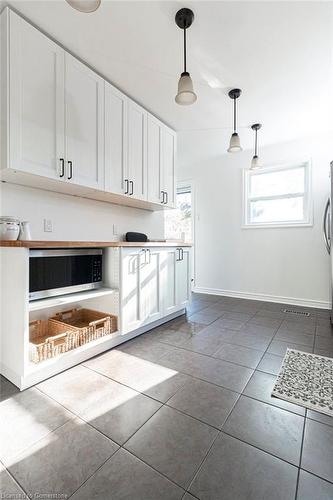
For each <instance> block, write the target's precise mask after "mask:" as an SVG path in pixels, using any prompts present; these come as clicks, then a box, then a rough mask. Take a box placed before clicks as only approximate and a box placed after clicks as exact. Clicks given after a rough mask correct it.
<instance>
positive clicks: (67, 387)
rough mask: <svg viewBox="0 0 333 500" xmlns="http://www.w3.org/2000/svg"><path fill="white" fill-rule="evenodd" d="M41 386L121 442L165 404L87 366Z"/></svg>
mask: <svg viewBox="0 0 333 500" xmlns="http://www.w3.org/2000/svg"><path fill="white" fill-rule="evenodd" d="M82 380H84V381H85V382H84V383H82ZM39 387H40V388H41V389H42V390H43V391H44V392H46V393H47V394H48V395H49V396H51V397H52V398H54V399H56V400H57V401H58V402H59V403H61V404H62V405H64V406H66V408H69V409H70V410H71V411H73V412H74V413H76V414H77V415H79V416H80V417H81V418H83V420H85V421H86V422H89V423H90V424H91V425H93V426H94V427H95V428H96V429H98V430H99V431H101V432H103V434H105V435H107V436H108V437H109V438H110V439H112V440H113V441H115V442H116V443H118V444H120V445H121V444H123V443H124V442H125V441H126V440H127V439H128V438H129V437H130V436H132V434H134V432H135V431H136V430H137V429H138V428H139V427H141V425H142V424H144V422H146V420H148V418H150V417H151V416H152V415H153V413H155V411H157V410H158V409H159V408H160V406H161V405H160V403H158V402H157V401H154V400H153V399H150V398H148V397H146V396H143V395H142V394H140V393H138V392H137V391H134V390H133V389H130V388H129V387H125V386H124V385H122V384H119V383H118V382H115V381H114V380H111V379H109V378H108V377H105V376H103V375H100V374H98V373H95V372H93V371H92V370H89V369H88V368H85V367H83V366H76V367H75V368H73V369H71V370H68V371H67V372H63V373H61V374H59V375H57V376H55V377H53V378H51V379H49V380H46V381H45V382H43V383H42V384H40V385H39Z"/></svg>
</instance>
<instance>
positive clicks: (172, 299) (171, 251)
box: [160, 248, 178, 316]
mask: <svg viewBox="0 0 333 500" xmlns="http://www.w3.org/2000/svg"><path fill="white" fill-rule="evenodd" d="M162 254H163V257H162V258H161V284H160V289H161V300H162V304H163V314H164V315H165V316H167V315H168V314H171V313H172V312H174V311H175V310H176V309H177V308H178V307H177V296H176V259H177V252H176V249H175V248H168V249H167V250H164V251H163V252H162Z"/></svg>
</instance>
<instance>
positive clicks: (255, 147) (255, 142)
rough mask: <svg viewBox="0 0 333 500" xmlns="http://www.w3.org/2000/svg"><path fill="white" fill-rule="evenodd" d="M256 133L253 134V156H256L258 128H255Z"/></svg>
mask: <svg viewBox="0 0 333 500" xmlns="http://www.w3.org/2000/svg"><path fill="white" fill-rule="evenodd" d="M255 132H256V135H255V140H254V156H258V155H257V153H258V129H256V130H255Z"/></svg>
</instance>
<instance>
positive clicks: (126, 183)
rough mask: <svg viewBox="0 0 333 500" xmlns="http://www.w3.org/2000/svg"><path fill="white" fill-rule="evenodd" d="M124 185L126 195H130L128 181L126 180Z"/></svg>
mask: <svg viewBox="0 0 333 500" xmlns="http://www.w3.org/2000/svg"><path fill="white" fill-rule="evenodd" d="M124 183H125V191H124V194H128V179H125V180H124Z"/></svg>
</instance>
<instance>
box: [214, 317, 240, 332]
mask: <svg viewBox="0 0 333 500" xmlns="http://www.w3.org/2000/svg"><path fill="white" fill-rule="evenodd" d="M244 324H245V321H243V320H239V319H228V318H224V317H223V316H222V318H220V319H218V320H217V321H215V323H214V326H217V327H219V328H223V329H229V330H240V329H241V328H242V326H243V325H244Z"/></svg>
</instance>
